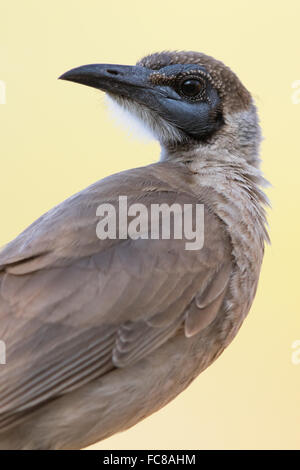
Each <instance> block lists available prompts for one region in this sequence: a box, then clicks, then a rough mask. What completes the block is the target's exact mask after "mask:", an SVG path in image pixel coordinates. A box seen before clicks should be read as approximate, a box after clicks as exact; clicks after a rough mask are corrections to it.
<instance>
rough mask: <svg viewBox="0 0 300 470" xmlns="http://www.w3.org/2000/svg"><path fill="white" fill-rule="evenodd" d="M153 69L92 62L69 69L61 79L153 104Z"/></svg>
mask: <svg viewBox="0 0 300 470" xmlns="http://www.w3.org/2000/svg"><path fill="white" fill-rule="evenodd" d="M150 73H151V70H149V69H147V68H145V67H141V66H138V65H136V66H130V65H109V64H90V65H83V66H82V67H77V68H75V69H72V70H69V71H68V72H66V73H64V74H63V75H61V76H60V77H59V79H60V80H68V81H71V82H76V83H80V84H82V85H87V86H90V87H93V88H97V89H98V90H102V91H106V92H109V93H113V94H116V95H119V96H124V97H127V98H131V99H134V100H136V101H138V102H140V103H143V104H147V105H151V97H150V96H149V92H150V95H151V91H153V85H152V84H151V82H150V81H149V76H150Z"/></svg>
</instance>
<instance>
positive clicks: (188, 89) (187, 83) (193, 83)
mask: <svg viewBox="0 0 300 470" xmlns="http://www.w3.org/2000/svg"><path fill="white" fill-rule="evenodd" d="M202 88H203V83H202V82H201V81H200V80H197V79H196V78H188V79H187V80H184V81H183V82H181V84H180V91H181V93H182V94H183V95H185V96H188V97H189V98H194V97H195V96H197V95H199V94H200V93H201V91H202Z"/></svg>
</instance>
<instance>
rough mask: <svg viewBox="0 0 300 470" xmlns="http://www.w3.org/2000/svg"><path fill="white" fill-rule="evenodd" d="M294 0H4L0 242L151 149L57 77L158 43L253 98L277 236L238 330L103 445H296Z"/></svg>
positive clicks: (298, 119) (140, 161)
mask: <svg viewBox="0 0 300 470" xmlns="http://www.w3.org/2000/svg"><path fill="white" fill-rule="evenodd" d="M299 19H300V2H299V0H295V1H292V0H286V1H284V2H283V1H276V0H275V1H274V0H272V1H271V0H268V1H266V0H256V1H253V0H252V1H250V0H249V1H242V0H240V1H237V0H226V1H223V0H218V1H217V0H214V1H211V2H208V1H202V0H189V1H183V0H152V1H151V2H146V1H144V2H143V1H141V0H140V1H133V0H126V1H121V0H115V1H113V2H108V1H105V2H104V1H100V0H98V1H96V0H85V1H82V0H80V1H78V0H54V1H53V0H52V1H50V0H48V1H38V0H27V1H22V0H0V80H3V81H5V82H6V86H7V103H6V104H5V105H0V152H1V170H0V171H1V173H0V209H1V230H0V245H2V244H4V243H6V242H8V241H9V240H10V239H12V238H13V237H15V236H16V235H17V234H18V233H19V232H20V231H21V230H22V229H24V228H25V227H26V226H27V225H29V223H31V222H32V221H33V220H34V219H36V218H37V217H38V216H39V215H41V214H42V213H44V212H45V211H46V210H48V209H50V208H51V207H52V206H54V205H55V204H57V203H59V202H60V201H62V200H63V199H65V198H66V197H68V196H69V195H71V194H73V193H74V192H77V191H78V190H80V189H82V188H84V187H86V186H87V185H89V184H90V183H92V182H93V181H96V180H98V179H100V178H102V177H104V176H105V175H108V174H110V173H114V172H116V171H119V170H122V169H125V168H130V167H135V166H141V165H145V164H148V163H152V162H153V161H155V160H157V158H158V155H159V147H158V144H156V143H150V144H146V145H145V144H144V143H142V142H139V141H134V140H132V139H130V138H128V136H127V135H126V133H124V131H123V130H122V129H120V128H118V127H116V126H115V124H114V123H113V122H111V121H110V120H109V119H108V116H107V112H106V110H105V106H104V100H103V95H102V94H101V93H100V92H97V91H96V90H93V89H89V88H86V87H82V86H79V85H75V84H70V83H66V82H60V81H57V80H56V78H57V77H58V76H59V75H60V74H61V73H63V72H65V71H66V70H68V69H70V68H72V67H75V66H79V65H83V64H86V63H91V62H106V63H123V64H133V63H135V62H136V60H137V59H139V58H140V57H141V56H143V55H145V54H147V53H149V52H154V51H159V50H162V49H190V50H198V51H203V52H205V53H208V54H211V55H213V56H215V57H216V58H218V59H221V60H223V61H224V62H225V63H226V64H227V65H229V66H230V67H231V68H232V69H233V70H234V71H235V72H236V73H237V74H238V75H239V77H240V78H241V80H242V81H243V82H244V84H245V85H246V86H247V87H248V89H249V90H250V91H251V92H252V93H253V95H254V97H255V98H256V101H257V105H258V108H259V113H260V118H261V124H262V128H263V134H264V136H265V141H264V143H263V147H262V158H263V170H264V173H265V174H266V176H267V178H268V179H269V180H270V181H271V182H272V184H273V187H272V188H271V189H270V190H268V194H269V197H270V199H271V201H272V206H273V209H272V211H269V222H270V234H271V239H272V246H271V247H268V248H267V251H266V256H265V261H264V265H263V271H262V275H261V279H260V285H259V290H258V293H257V297H256V299H255V303H254V305H253V308H252V309H251V312H250V314H249V317H248V318H247V320H246V322H245V324H244V325H243V327H242V329H241V331H240V333H239V334H238V336H237V338H236V339H235V340H234V342H233V343H232V344H231V346H230V347H229V348H228V349H227V350H226V351H225V353H224V354H223V355H222V356H221V357H220V358H219V359H218V360H217V362H216V363H215V364H213V365H212V366H211V367H210V368H209V369H208V370H206V371H205V372H204V373H203V374H202V375H200V376H199V377H198V378H197V379H196V381H195V382H194V383H193V384H192V385H191V386H190V387H189V389H188V390H186V391H185V392H184V393H183V394H181V395H180V396H179V397H178V398H177V399H176V400H175V401H174V402H172V403H171V404H170V405H168V406H167V407H166V408H164V409H163V410H161V411H160V412H158V413H157V414H155V415H153V416H152V417H150V418H148V419H146V420H145V421H143V422H142V423H140V424H138V425H137V426H136V427H134V428H132V429H131V430H129V431H127V432H125V433H122V434H118V435H115V436H114V437H112V438H110V439H108V440H106V441H103V442H102V443H100V444H98V445H96V446H94V448H98V449H105V448H108V449H117V448H122V449H135V448H146V449H163V448H165V449H167V448H170V449H180V448H182V449H189V448H190V449H197V448H198V449H218V448H221V449H240V448H244V449H254V448H259V449H260V448H272V449H278V448H284V449H287V448H297V449H299V448H300V426H299V425H300V406H299V394H300V365H293V364H292V361H291V355H292V351H293V350H292V347H291V346H292V343H293V341H295V340H297V339H300V320H299V305H300V285H299V280H300V279H299V245H298V242H299V239H300V222H299V202H300V195H299V171H300V154H299V130H300V129H299V124H300V104H298V105H297V104H293V103H292V98H291V97H292V93H293V89H292V83H293V82H294V81H295V80H299V79H300V67H299V65H300V63H299V39H300V37H299V36H300V33H299Z"/></svg>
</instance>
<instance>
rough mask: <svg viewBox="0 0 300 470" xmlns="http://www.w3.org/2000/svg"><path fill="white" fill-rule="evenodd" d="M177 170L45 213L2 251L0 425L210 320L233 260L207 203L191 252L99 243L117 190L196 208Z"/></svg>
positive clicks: (125, 178)
mask: <svg viewBox="0 0 300 470" xmlns="http://www.w3.org/2000/svg"><path fill="white" fill-rule="evenodd" d="M166 168H167V170H166ZM176 171H177V172H178V170H177V169H176V168H173V167H172V166H171V165H169V166H167V167H164V166H163V165H162V167H161V169H160V171H159V172H158V170H157V167H155V168H154V169H153V168H151V167H148V169H147V167H146V168H145V169H138V170H135V171H131V172H126V173H124V174H120V175H115V176H114V177H111V178H108V179H107V180H104V181H102V182H101V184H98V185H93V186H92V187H90V188H88V189H87V190H85V191H83V192H82V193H79V194H78V195H76V196H74V197H73V198H71V199H70V200H68V201H66V202H65V203H63V204H62V205H61V206H58V207H57V208H55V209H54V210H52V211H50V213H48V214H46V215H45V216H43V217H42V218H41V219H39V221H37V222H36V223H35V224H33V225H32V226H31V227H29V228H28V229H27V230H26V231H25V232H24V233H23V234H21V235H20V236H19V237H18V238H17V239H16V240H15V241H13V242H12V243H10V244H9V245H8V246H7V247H6V248H5V249H4V250H3V251H2V252H1V253H0V266H1V268H0V269H1V270H0V339H1V340H2V341H4V342H5V344H6V348H7V350H6V365H5V366H1V369H0V374H1V376H0V429H4V428H5V427H7V426H8V425H10V424H11V423H12V422H15V421H16V420H17V419H18V417H20V416H22V414H23V413H26V412H27V411H28V410H29V409H32V408H33V407H35V406H39V405H40V404H42V403H44V402H46V401H47V400H50V399H53V398H55V397H57V396H58V395H60V394H62V393H66V392H68V391H71V390H72V389H75V388H78V387H79V386H81V385H82V384H84V383H86V382H88V381H91V380H93V379H94V378H96V377H99V376H101V375H103V374H105V373H108V372H109V371H110V370H111V369H113V368H114V367H125V366H127V365H130V364H132V363H134V362H135V361H137V360H139V359H141V358H142V357H144V356H145V355H146V354H148V353H150V352H151V351H153V350H154V349H156V348H158V347H159V346H160V345H161V344H163V343H164V342H165V341H167V340H168V338H170V337H171V336H172V335H174V334H176V332H177V330H178V329H179V328H181V327H184V328H185V332H186V335H187V336H192V335H194V334H196V333H198V332H200V331H201V330H202V329H204V328H205V327H206V326H207V325H208V324H210V323H211V322H212V321H213V320H214V318H215V317H216V315H217V313H218V311H219V309H220V306H221V304H222V301H223V298H224V294H225V292H226V289H227V288H228V284H229V279H230V274H231V270H232V263H231V254H230V251H231V247H230V242H229V239H228V236H227V234H226V231H225V230H224V227H223V226H222V224H221V222H220V221H219V220H218V219H217V218H216V217H215V216H214V215H213V213H212V211H211V210H210V209H209V208H206V207H205V208H204V210H205V212H204V246H203V248H202V249H201V250H197V251H189V250H186V249H185V243H186V242H187V241H188V240H186V239H183V240H179V239H170V240H150V239H138V240H131V239H127V240H119V239H116V240H99V239H98V238H97V236H96V225H97V222H99V218H98V217H96V215H95V214H96V208H97V206H98V205H99V204H100V203H103V202H110V203H115V204H116V194H120V195H128V204H131V203H133V202H139V203H143V204H145V205H146V206H147V207H150V205H151V204H152V203H160V204H161V203H167V204H169V205H171V204H173V203H179V202H180V203H182V204H183V203H199V202H201V201H199V198H197V197H196V196H195V195H194V194H192V193H187V192H186V191H184V190H183V188H182V187H181V186H182V182H181V178H182V177H184V174H183V175H182V173H183V171H182V170H180V171H179V172H178V175H177V174H176ZM158 175H160V176H158ZM116 207H117V205H116ZM194 222H195V221H194Z"/></svg>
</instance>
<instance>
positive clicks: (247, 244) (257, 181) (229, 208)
mask: <svg viewBox="0 0 300 470" xmlns="http://www.w3.org/2000/svg"><path fill="white" fill-rule="evenodd" d="M232 147H233V146H232ZM232 147H231V148H230V149H228V148H226V146H225V147H223V149H222V150H221V148H220V147H219V146H218V145H217V144H215V145H214V146H211V147H209V146H198V147H195V148H194V149H190V150H188V151H185V152H182V153H181V152H177V153H176V154H175V153H168V154H166V155H165V158H164V160H165V161H173V162H177V163H181V164H184V165H185V166H186V167H188V169H189V170H190V171H191V172H192V174H193V180H194V191H195V190H196V191H197V187H198V188H199V194H201V196H202V198H203V197H204V201H203V202H204V204H207V205H208V206H209V207H210V209H211V210H212V211H213V212H214V213H215V214H216V215H217V216H218V217H219V218H220V219H221V220H222V221H223V222H224V224H225V226H226V227H227V231H228V232H229V235H230V237H231V239H232V246H233V247H234V248H233V255H235V259H236V260H237V262H238V263H240V270H241V271H243V272H245V270H251V269H253V270H254V271H256V270H257V269H260V264H261V261H262V257H263V252H264V244H265V242H266V241H267V242H268V241H269V237H268V233H267V230H266V214H265V206H266V205H268V199H267V197H266V195H265V193H264V191H263V187H265V186H267V185H268V182H267V181H266V180H265V179H264V177H263V175H262V173H261V170H260V168H259V158H258V156H257V150H256V153H255V152H253V154H252V158H251V159H250V158H248V161H247V160H246V159H245V158H244V156H243V153H242V154H241V153H237V152H236V151H233V150H232ZM248 155H249V154H248ZM203 195H204V196H203ZM205 195H207V200H205V197H206V196H205ZM256 274H257V273H256Z"/></svg>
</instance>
